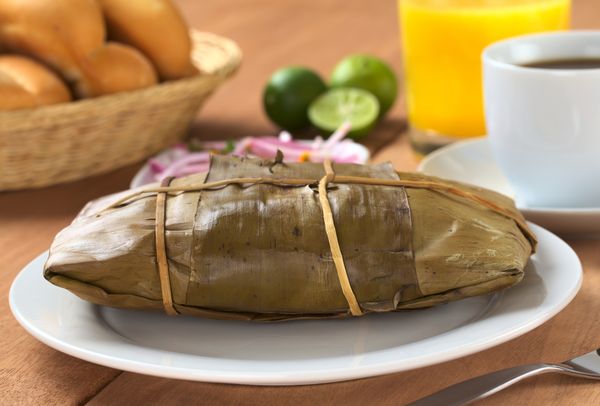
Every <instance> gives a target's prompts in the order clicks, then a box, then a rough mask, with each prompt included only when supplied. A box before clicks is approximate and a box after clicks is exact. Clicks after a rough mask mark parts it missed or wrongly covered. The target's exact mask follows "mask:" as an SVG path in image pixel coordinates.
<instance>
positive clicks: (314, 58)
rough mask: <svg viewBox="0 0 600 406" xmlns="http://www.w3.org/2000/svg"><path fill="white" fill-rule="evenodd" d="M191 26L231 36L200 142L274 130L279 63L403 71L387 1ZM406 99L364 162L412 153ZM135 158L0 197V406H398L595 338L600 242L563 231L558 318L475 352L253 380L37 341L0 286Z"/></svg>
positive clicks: (280, 5) (258, 2) (192, 6)
mask: <svg viewBox="0 0 600 406" xmlns="http://www.w3.org/2000/svg"><path fill="white" fill-rule="evenodd" d="M180 5H181V7H182V8H183V10H184V12H185V15H186V17H187V19H188V21H189V22H190V24H191V25H192V26H194V27H196V28H199V29H202V30H207V31H212V32H215V33H218V34H222V35H226V36H228V37H231V38H233V39H234V40H236V41H237V42H238V43H239V44H240V46H241V48H242V50H243V52H244V63H243V66H242V69H241V70H240V72H239V73H238V74H237V76H236V77H235V78H234V79H233V80H231V81H230V82H228V83H227V84H226V85H225V86H223V88H222V89H220V90H219V91H218V92H217V93H216V94H215V95H214V97H213V99H212V100H211V101H210V102H209V103H208V104H207V105H206V107H205V109H204V110H203V111H202V112H201V114H200V115H199V117H198V121H197V122H196V123H195V125H194V126H193V129H192V133H193V135H194V136H198V137H203V138H233V137H240V136H243V135H248V134H263V133H273V132H274V131H275V129H274V128H273V127H272V126H271V125H270V124H269V122H268V121H267V119H266V118H265V116H264V114H263V113H262V109H261V104H260V99H261V90H262V86H263V83H264V82H265V81H266V80H267V78H268V76H269V74H270V73H271V72H272V71H273V70H275V69H276V68H278V67H280V66H282V65H288V64H302V65H308V66H311V67H313V68H315V69H317V70H318V71H320V72H321V73H323V74H324V75H327V73H328V71H329V70H330V69H331V67H332V66H333V65H334V64H335V62H336V61H337V60H339V59H340V58H341V57H343V56H345V55H346V54H349V53H357V52H368V53H372V54H376V55H378V56H380V57H382V58H383V59H385V60H387V61H389V62H390V63H391V64H392V65H393V66H394V68H395V69H396V70H397V71H398V72H400V55H399V45H398V40H397V31H398V27H397V21H396V4H395V0H377V1H370V2H366V1H364V0H319V1H317V0H308V1H307V0H286V1H277V0H252V1H248V0H203V1H193V0H186V1H183V0H182V1H180ZM599 15H600V2H598V1H597V0H574V18H573V23H574V24H573V25H574V26H575V27H576V28H600V19H598V16H599ZM402 106H403V103H402V102H401V101H400V102H399V103H397V104H396V106H395V107H394V109H393V110H392V111H391V114H390V117H389V118H388V119H386V121H385V122H384V123H383V124H382V125H381V126H380V127H379V128H378V130H377V131H376V133H375V134H373V135H372V136H371V137H370V138H369V139H368V140H367V141H366V143H367V145H368V146H369V148H370V149H371V150H372V151H373V152H376V154H375V156H374V160H375V161H384V160H390V161H392V162H393V163H394V164H395V166H396V167H397V168H398V169H400V170H410V169H414V168H415V166H416V163H417V162H416V160H415V157H414V156H413V154H412V152H411V151H410V147H409V145H408V141H407V139H406V137H404V136H400V133H401V132H402V131H403V129H404V127H405V122H404V110H403V107H402ZM138 167H139V165H136V166H132V167H128V168H125V169H121V170H118V171H115V172H113V173H110V174H108V175H105V176H101V177H96V178H92V179H88V180H85V181H80V182H75V183H70V184H66V185H60V186H56V187H51V188H46V189H41V190H34V191H21V192H11V193H0V405H13V404H28V405H29V404H31V405H52V404H56V405H71V404H85V403H89V404H92V405H111V404H124V405H125V404H127V405H129V404H150V405H159V404H160V405H164V404H215V405H232V404H233V405H235V404H240V405H241V404H248V405H271V404H294V405H315V404H347V405H371V404H373V405H399V404H403V403H406V402H408V401H411V400H414V399H417V398H419V397H421V396H424V395H426V394H428V393H430V392H432V391H435V390H438V389H441V388H442V387H444V386H447V385H449V384H452V383H455V382H459V381H462V380H464V379H467V378H470V377H473V376H476V375H479V374H482V373H485V372H489V371H493V370H496V369H500V368H505V367H510V366H514V365H517V364H523V363H530V362H540V361H545V362H559V361H562V360H565V359H567V358H570V357H572V356H575V355H577V354H581V353H584V352H587V351H590V350H592V349H594V348H596V347H600V293H599V292H600V240H569V241H568V242H569V243H570V244H571V246H572V247H573V248H574V249H575V250H576V251H577V253H578V254H579V256H580V258H581V260H582V262H583V266H584V270H585V277H584V284H583V288H582V290H581V292H580V293H579V295H578V296H577V297H576V298H575V300H574V301H573V302H572V303H571V304H570V305H569V306H568V307H567V308H566V309H565V310H564V311H563V312H561V313H560V314H559V315H558V316H556V317H554V318H553V319H552V320H550V321H549V322H547V323H545V324H544V325H542V326H541V327H539V328H537V329H535V330H534V331H532V332H530V333H528V334H526V335H524V336H522V337H520V338H517V339H515V340H512V341H510V342H508V343H505V344H503V345H500V346H498V347H495V348H492V349H490V350H487V351H483V352H481V353H478V354H475V355H472V356H469V357H465V358H461V359H458V360H455V361H451V362H446V363H443V364H439V365H435V366H431V367H427V368H422V369H418V370H414V371H410V372H404V373H398V374H393V375H387V376H381V377H375V378H369V379H361V380H356V381H350V382H341V383H335V384H327V385H311V386H298V387H252V386H235V385H221V384H208V383H199V382H187V381H177V380H170V379H162V378H155V377H150V376H144V375H139V374H134V373H129V372H122V371H118V370H114V369H110V368H105V367H101V366H98V365H94V364H90V363H87V362H84V361H81V360H78V359H76V358H73V357H70V356H68V355H65V354H62V353H60V352H57V351H55V350H53V349H50V348H49V347H47V346H45V345H44V344H41V343H40V342H38V341H37V340H35V339H34V338H32V337H31V336H29V335H28V334H27V333H26V332H25V330H23V329H22V328H21V327H20V326H19V325H18V324H17V322H16V321H15V319H14V318H13V317H12V315H11V313H10V310H9V307H8V290H9V287H10V284H11V283H12V280H13V279H14V277H15V276H16V274H17V273H18V272H19V270H20V269H21V268H22V267H23V266H24V265H25V264H26V263H27V262H29V261H30V260H31V259H32V258H34V257H35V256H36V255H37V254H39V253H40V252H42V251H44V250H46V249H47V248H48V246H49V244H50V242H51V241H52V238H53V237H54V234H55V233H56V232H57V231H59V230H60V229H61V228H62V227H64V226H66V225H67V224H68V223H69V222H70V221H71V220H72V218H73V217H74V215H75V214H76V212H77V211H78V210H79V209H80V208H81V207H82V206H83V205H84V203H85V202H87V201H88V200H90V199H92V198H95V197H98V196H101V195H104V194H107V193H110V192H113V191H117V190H120V189H123V188H126V187H127V184H128V183H129V180H130V178H131V177H132V175H133V174H134V173H135V171H136V170H137V169H138ZM511 403H513V404H514V403H519V404H520V405H591V404H600V385H598V384H595V383H592V382H589V381H583V380H577V379H574V378H568V377H560V376H543V377H539V378H533V379H530V380H528V381H526V382H523V383H520V384H518V385H516V386H514V387H512V388H509V389H507V390H505V391H503V392H501V393H500V394H498V395H495V396H493V397H491V398H489V399H487V400H485V401H482V402H480V404H482V405H504V404H511Z"/></svg>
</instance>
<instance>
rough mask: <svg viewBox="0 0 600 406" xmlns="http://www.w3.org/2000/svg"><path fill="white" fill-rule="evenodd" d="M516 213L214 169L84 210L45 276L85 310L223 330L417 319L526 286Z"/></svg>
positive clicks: (390, 174) (449, 192)
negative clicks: (247, 323) (87, 306)
mask: <svg viewBox="0 0 600 406" xmlns="http://www.w3.org/2000/svg"><path fill="white" fill-rule="evenodd" d="M535 241H536V240H535V236H534V235H533V234H532V232H531V231H530V230H529V229H528V227H527V225H526V223H525V221H524V219H523V217H522V216H521V214H520V213H519V212H518V211H517V210H516V208H515V206H514V203H513V202H512V200H511V199H509V198H507V197H505V196H503V195H500V194H497V193H495V192H492V191H489V190H484V189H481V188H477V187H474V186H468V185H464V184H459V183H456V182H451V181H446V180H442V179H438V178H433V177H428V176H424V175H421V174H414V173H398V172H396V171H395V170H394V169H393V167H392V166H391V165H390V164H382V165H376V166H367V165H351V164H333V165H332V164H330V163H326V164H325V165H323V164H320V163H282V162H280V161H266V160H259V159H250V158H232V157H222V156H215V157H213V158H212V160H211V166H210V170H209V171H208V173H202V174H197V175H192V176H188V177H185V178H179V179H174V180H172V181H170V184H168V185H167V183H165V184H163V185H158V184H156V185H149V186H148V187H144V188H142V189H137V190H130V191H126V192H123V193H120V194H117V195H112V196H108V197H105V198H102V199H99V200H97V201H94V202H91V203H89V204H88V205H87V206H86V207H85V208H84V209H83V210H82V212H81V213H80V214H79V215H78V216H77V217H76V218H75V220H74V221H73V223H72V224H71V225H69V226H68V227H67V228H65V229H64V230H62V231H61V232H60V233H59V234H58V235H57V236H56V238H55V240H54V242H53V244H52V247H51V249H50V255H49V258H48V261H47V263H46V266H45V270H44V276H45V278H46V279H47V280H48V281H50V282H51V283H53V284H55V285H57V286H60V287H63V288H65V289H68V290H70V291H71V292H73V293H75V294H76V295H78V296H79V297H81V298H83V299H85V300H88V301H90V302H93V303H96V304H100V305H107V306H114V307H123V308H132V309H154V310H162V311H167V313H169V314H175V313H179V314H189V315H198V316H205V317H211V318H220V319H246V320H262V321H274V320H287V319H295V318H320V317H323V318H325V317H342V316H349V315H355V316H356V315H362V314H366V313H372V312H390V311H397V310H403V309H416V308H422V307H429V306H432V305H437V304H441V303H445V302H448V301H452V300H457V299H462V298H465V297H470V296H474V295H480V294H485V293H489V292H493V291H496V290H499V289H503V288H506V287H509V286H511V285H514V284H516V283H518V282H519V281H520V280H521V279H522V277H523V272H524V268H525V265H526V263H527V261H528V259H529V256H530V255H531V253H532V252H533V251H534V250H535V243H536V242H535Z"/></svg>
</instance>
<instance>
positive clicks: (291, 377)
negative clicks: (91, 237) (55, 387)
mask: <svg viewBox="0 0 600 406" xmlns="http://www.w3.org/2000/svg"><path fill="white" fill-rule="evenodd" d="M532 229H533V231H534V232H535V233H536V234H537V236H538V238H539V250H538V252H537V253H536V254H535V255H534V256H533V257H532V259H531V261H530V263H529V265H528V266H527V270H526V276H525V278H524V280H523V281H522V282H521V283H520V284H518V285H517V286H515V287H513V288H510V289H507V290H505V291H503V292H500V293H496V294H491V295H486V296H480V297H475V298H470V299H465V300H461V301H458V302H454V303H450V304H447V305H441V306H437V307H434V308H431V309H427V310H416V311H407V312H400V313H388V314H378V315H368V316H365V317H361V318H356V319H344V320H299V321H291V322H283V323H271V324H265V323H262V324H261V323H251V322H239V321H223V320H207V319H201V318H193V317H184V316H177V317H170V316H167V315H165V314H162V313H159V312H143V311H131V310H119V309H112V308H107V307H101V306H95V305H92V304H89V303H87V302H84V301H82V300H80V299H79V298H77V297H76V296H74V295H72V294H71V293H69V292H68V291H66V290H64V289H61V288H58V287H55V286H54V285H51V284H50V283H48V282H47V281H45V280H44V279H43V277H42V268H43V264H44V261H45V259H46V257H47V254H46V253H44V254H42V255H40V256H39V257H38V258H36V259H35V260H33V261H32V262H31V263H30V264H29V265H27V266H26V267H25V268H24V269H23V270H22V271H21V273H20V274H19V275H18V276H17V278H16V279H15V281H14V282H13V285H12V287H11V290H10V299H9V300H10V307H11V309H12V312H13V314H14V315H15V317H16V318H17V320H18V321H19V323H21V325H22V326H23V327H25V329H26V330H27V331H29V332H30V333H31V334H32V335H33V336H35V337H36V338H38V339H39V340H40V341H42V342H44V343H45V344H47V345H49V346H50V347H53V348H55V349H57V350H59V351H62V352H65V353H67V354H70V355H72V356H74V357H78V358H81V359H84V360H86V361H90V362H94V363H97V364H101V365H105V366H108V367H113V368H117V369H122V370H126V371H131V372H138V373H142V374H149V375H156V376H162V377H167V378H178V379H188V380H197V381H207V382H226V383H237V384H252V385H300V384H312V383H324V382H332V381H341V380H347V379H355V378H362V377H367V376H374V375H381V374H387V373H392V372H398V371H404V370H409V369H413V368H419V367H423V366H426V365H432V364H436V363H439V362H443V361H447V360H451V359H454V358H458V357H461V356H464V355H468V354H471V353H474V352H477V351H481V350H484V349H486V348H489V347H492V346H494V345H498V344H500V343H503V342H505V341H508V340H510V339H512V338H514V337H517V336H519V335H521V334H524V333H526V332H528V331H530V330H532V329H533V328H535V327H537V326H539V325H540V324H542V323H543V322H545V321H546V320H548V319H549V318H551V317H552V316H554V315H555V314H557V313H558V312H559V311H560V310H561V309H563V308H564V307H565V306H566V305H567V304H568V303H569V302H570V301H571V299H572V298H573V297H574V296H575V294H576V293H577V291H578V290H579V287H580V285H581V279H582V270H581V264H580V262H579V259H578V258H577V255H576V254H575V253H574V252H573V250H572V249H571V248H570V247H569V246H568V245H567V244H566V243H564V242H563V241H562V240H561V239H559V238H558V237H556V236H555V235H553V234H551V233H550V232H549V231H546V230H544V229H542V228H541V227H538V226H535V225H532Z"/></svg>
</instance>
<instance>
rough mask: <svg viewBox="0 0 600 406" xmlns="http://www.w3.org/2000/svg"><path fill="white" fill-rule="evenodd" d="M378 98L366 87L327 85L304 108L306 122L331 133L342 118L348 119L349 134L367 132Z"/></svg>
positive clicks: (356, 134) (359, 135)
mask: <svg viewBox="0 0 600 406" xmlns="http://www.w3.org/2000/svg"><path fill="white" fill-rule="evenodd" d="M378 116H379V102H378V101H377V98H376V97H375V96H373V95H372V94H371V93H369V92H367V91H366V90H362V89H356V88H351V87H338V88H335V89H330V90H328V91H327V92H325V93H324V94H322V95H321V96H319V97H318V98H317V99H316V100H315V101H314V102H312V104H311V105H310V107H309V108H308V117H309V118H310V122H311V123H312V124H313V125H314V126H315V127H317V128H319V129H320V130H322V131H325V132H328V133H332V132H333V131H335V130H336V129H337V128H339V127H340V126H341V125H342V124H343V123H344V122H345V121H348V122H350V125H351V126H352V129H351V131H350V134H348V135H349V136H350V137H352V138H360V137H362V136H363V135H365V134H367V133H368V132H369V131H370V130H371V129H372V128H373V126H374V125H375V123H376V122H377V117H378Z"/></svg>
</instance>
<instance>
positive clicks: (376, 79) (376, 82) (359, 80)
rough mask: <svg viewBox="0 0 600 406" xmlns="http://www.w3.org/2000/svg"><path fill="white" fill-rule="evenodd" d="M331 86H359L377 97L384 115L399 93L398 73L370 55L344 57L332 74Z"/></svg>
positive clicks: (381, 112)
mask: <svg viewBox="0 0 600 406" xmlns="http://www.w3.org/2000/svg"><path fill="white" fill-rule="evenodd" d="M330 84H331V87H340V86H343V87H358V88H360V89H364V90H367V91H369V92H371V93H373V94H374V95H375V97H377V100H379V105H380V107H381V109H380V114H381V115H382V116H383V115H384V114H385V113H386V112H387V111H388V110H389V109H390V107H392V105H393V104H394V101H395V100H396V95H397V94H398V82H397V81H396V75H395V74H394V71H393V70H392V68H390V66H389V65H388V64H387V63H385V62H384V61H382V60H381V59H378V58H375V57H373V56H369V55H352V56H349V57H346V58H344V59H342V60H341V61H340V62H339V63H338V64H337V65H336V66H335V68H334V69H333V72H332V74H331V83H330Z"/></svg>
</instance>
